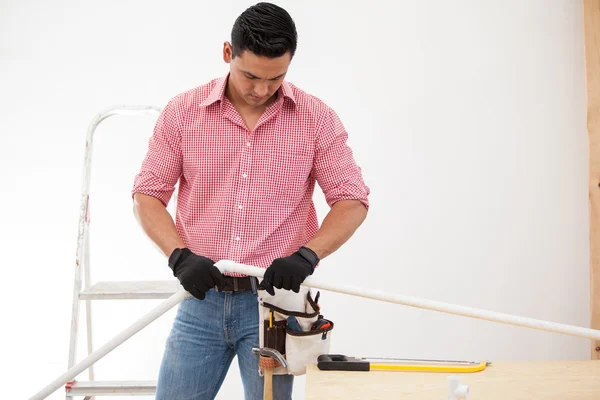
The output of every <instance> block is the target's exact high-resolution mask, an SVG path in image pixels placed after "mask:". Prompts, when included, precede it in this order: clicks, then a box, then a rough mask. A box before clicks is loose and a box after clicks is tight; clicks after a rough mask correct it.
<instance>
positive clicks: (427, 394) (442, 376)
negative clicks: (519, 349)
mask: <svg viewBox="0 0 600 400" xmlns="http://www.w3.org/2000/svg"><path fill="white" fill-rule="evenodd" d="M449 375H451V374H449V373H440V372H399V371H368V372H348V371H320V370H319V369H318V368H317V366H316V365H310V366H309V367H308V369H307V374H306V400H323V399H328V400H334V399H344V400H352V399H361V400H365V399H411V400H430V399H431V400H445V399H446V398H447V395H448V376H449ZM459 377H460V382H461V383H462V384H465V385H468V386H469V389H470V392H469V396H468V399H469V400H478V399H485V400H500V399H502V400H507V399H511V400H521V399H522V400H525V399H527V400H531V399H545V400H553V399H556V400H558V399H560V400H564V399H578V400H588V399H589V400H592V399H594V400H599V399H600V361H596V360H579V361H535V362H497V363H496V362H492V364H491V365H489V366H488V367H487V368H486V369H485V370H483V371H480V372H474V373H462V374H459Z"/></svg>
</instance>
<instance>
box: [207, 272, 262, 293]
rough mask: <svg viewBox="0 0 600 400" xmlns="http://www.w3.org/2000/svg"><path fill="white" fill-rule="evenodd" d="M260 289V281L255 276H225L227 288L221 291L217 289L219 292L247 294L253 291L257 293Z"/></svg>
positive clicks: (224, 287)
mask: <svg viewBox="0 0 600 400" xmlns="http://www.w3.org/2000/svg"><path fill="white" fill-rule="evenodd" d="M257 288H258V280H257V279H256V278H255V277H253V276H244V277H237V276H227V275H225V286H223V287H222V288H221V289H219V288H218V287H216V288H215V290H216V291H217V292H245V291H246V290H253V291H254V292H256V290H257Z"/></svg>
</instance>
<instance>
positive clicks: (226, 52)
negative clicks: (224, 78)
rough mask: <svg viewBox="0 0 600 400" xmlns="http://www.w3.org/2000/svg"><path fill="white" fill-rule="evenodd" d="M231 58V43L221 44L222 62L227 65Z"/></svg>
mask: <svg viewBox="0 0 600 400" xmlns="http://www.w3.org/2000/svg"><path fill="white" fill-rule="evenodd" d="M232 58H233V49H232V48H231V43H229V42H225V43H223V61H225V62H226V63H227V64H229V63H230V62H231V60H232Z"/></svg>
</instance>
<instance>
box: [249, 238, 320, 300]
mask: <svg viewBox="0 0 600 400" xmlns="http://www.w3.org/2000/svg"><path fill="white" fill-rule="evenodd" d="M318 263H319V258H318V257H317V255H316V254H315V252H314V251H312V250H311V249H309V248H307V247H301V248H300V249H299V250H298V251H296V252H295V253H293V254H292V255H289V256H287V257H282V258H276V259H275V260H273V262H272V263H271V265H270V266H269V268H267V270H266V271H265V274H264V277H263V280H262V282H261V283H260V285H259V288H260V289H264V290H266V291H267V292H268V293H269V294H270V295H271V296H274V295H275V290H274V289H273V287H276V288H277V289H285V290H293V291H294V292H296V293H298V292H299V291H300V284H301V283H302V282H304V279H306V277H307V276H309V275H312V273H313V272H314V270H315V266H316V265H317V264H318Z"/></svg>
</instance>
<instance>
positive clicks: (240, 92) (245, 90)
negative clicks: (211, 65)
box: [223, 43, 291, 107]
mask: <svg viewBox="0 0 600 400" xmlns="http://www.w3.org/2000/svg"><path fill="white" fill-rule="evenodd" d="M223 59H224V60H225V62H227V63H229V64H230V75H229V85H230V89H231V90H232V91H233V92H234V96H235V97H236V98H239V99H241V100H243V101H244V102H246V104H248V105H249V106H252V107H260V106H262V105H264V104H265V103H266V102H267V101H268V100H269V98H271V96H273V95H274V94H275V93H276V92H277V90H278V89H279V87H280V86H281V84H282V83H283V80H284V78H285V74H286V73H287V70H288V67H289V65H290V61H291V59H290V53H286V54H284V55H283V56H281V57H277V58H268V57H261V56H257V55H256V54H254V53H252V52H250V51H247V50H245V51H243V52H242V53H241V54H240V55H239V56H237V57H235V58H232V54H231V45H230V44H229V43H225V46H224V48H223Z"/></svg>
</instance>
